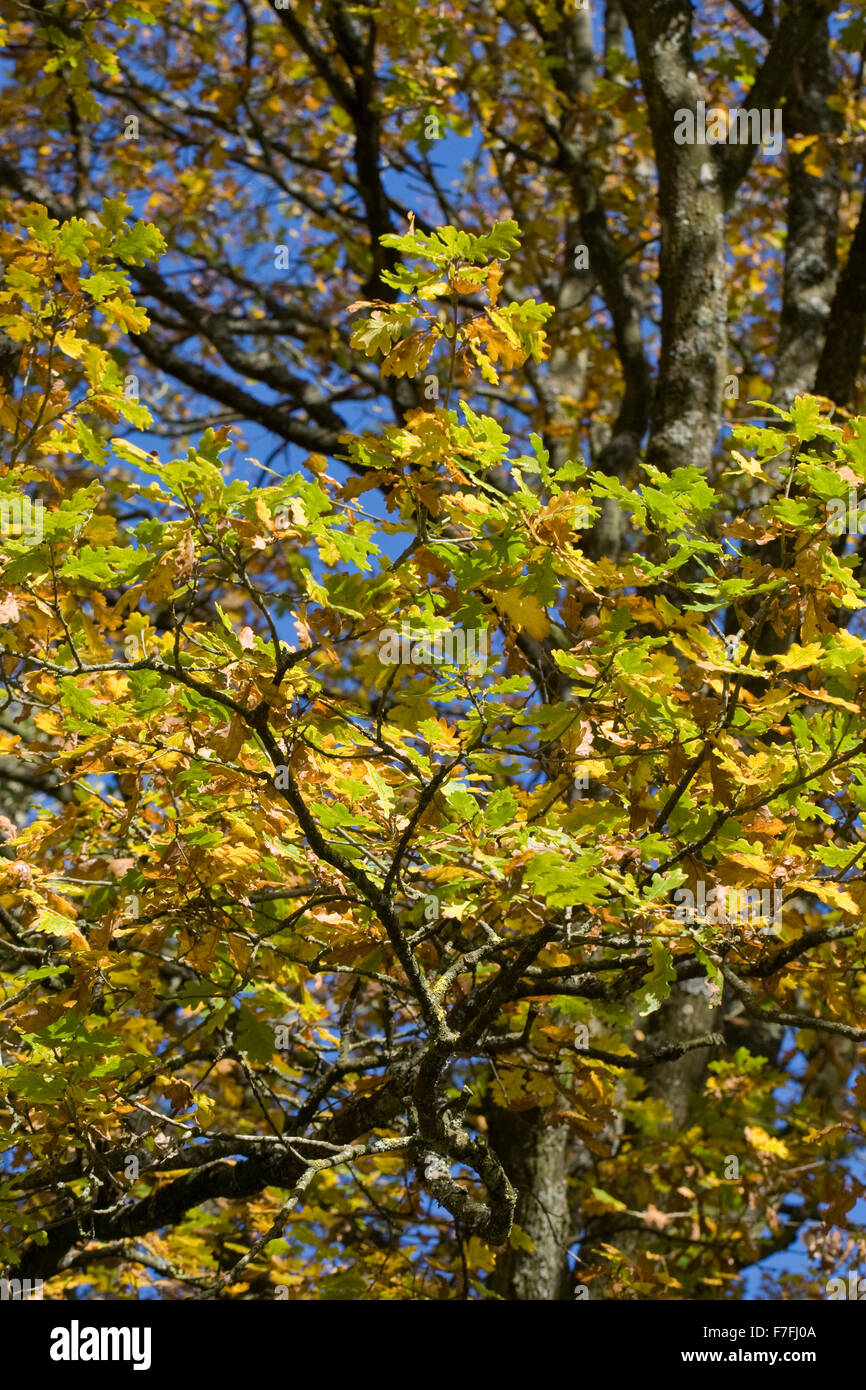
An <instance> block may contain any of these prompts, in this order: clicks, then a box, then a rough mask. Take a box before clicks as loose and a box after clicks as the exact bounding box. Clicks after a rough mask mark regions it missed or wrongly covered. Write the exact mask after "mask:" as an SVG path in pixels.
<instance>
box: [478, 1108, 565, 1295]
mask: <svg viewBox="0 0 866 1390" xmlns="http://www.w3.org/2000/svg"><path fill="white" fill-rule="evenodd" d="M488 1134H489V1139H490V1144H491V1147H492V1148H493V1149H494V1151H495V1152H496V1154H497V1155H498V1156H499V1158H500V1160H501V1162H502V1164H503V1167H504V1168H505V1171H506V1172H507V1174H508V1176H509V1178H510V1179H511V1181H512V1183H513V1184H514V1186H515V1187H516V1188H517V1191H518V1193H519V1196H518V1199H517V1210H516V1212H515V1217H514V1219H515V1223H516V1225H517V1226H519V1227H520V1229H521V1230H522V1231H524V1232H525V1233H526V1235H527V1236H528V1237H529V1239H530V1240H531V1241H532V1247H533V1248H532V1249H531V1250H527V1249H525V1248H521V1247H520V1246H517V1247H514V1246H511V1245H509V1246H508V1248H507V1249H506V1250H504V1251H501V1252H500V1254H499V1256H498V1258H497V1261H496V1269H495V1271H494V1274H493V1278H492V1280H491V1287H492V1289H493V1291H494V1292H495V1293H497V1294H499V1296H500V1297H501V1298H504V1299H508V1300H509V1301H512V1300H513V1301H519V1302H532V1303H546V1302H554V1301H556V1300H559V1299H562V1298H564V1297H566V1296H567V1295H566V1292H565V1289H566V1284H567V1258H566V1252H567V1249H568V1243H569V1235H570V1216H569V1210H568V1187H567V1176H568V1174H567V1164H566V1143H567V1135H568V1131H567V1129H566V1127H565V1126H564V1125H552V1124H551V1123H550V1121H549V1119H547V1118H546V1117H545V1113H544V1112H543V1111H541V1110H522V1111H517V1112H513V1111H508V1110H501V1109H498V1108H495V1109H491V1110H490V1111H489V1112H488Z"/></svg>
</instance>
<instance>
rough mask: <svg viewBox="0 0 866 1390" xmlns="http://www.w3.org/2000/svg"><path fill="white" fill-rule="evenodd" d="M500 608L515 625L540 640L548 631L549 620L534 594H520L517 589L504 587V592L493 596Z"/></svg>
mask: <svg viewBox="0 0 866 1390" xmlns="http://www.w3.org/2000/svg"><path fill="white" fill-rule="evenodd" d="M495 603H496V606H497V608H500V609H501V610H502V611H503V612H504V613H505V616H506V617H507V618H510V619H511V621H512V622H513V623H514V626H515V627H518V628H520V629H521V631H523V632H528V633H529V635H530V637H534V638H535V639H536V640H537V641H539V642H541V641H543V640H544V638H545V637H547V635H548V634H549V632H550V622H549V620H548V617H547V614H546V613H545V611H544V609H543V608H542V606H541V604H540V602H539V600H538V599H537V598H536V597H535V595H534V594H522V593H521V592H520V590H519V589H506V591H505V593H504V594H497V595H496V597H495Z"/></svg>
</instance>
